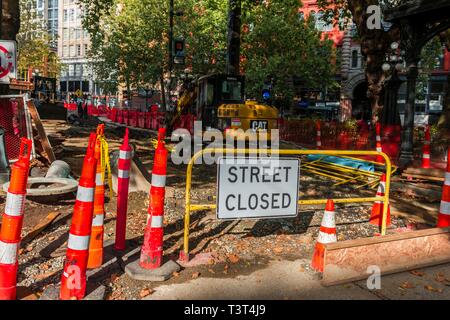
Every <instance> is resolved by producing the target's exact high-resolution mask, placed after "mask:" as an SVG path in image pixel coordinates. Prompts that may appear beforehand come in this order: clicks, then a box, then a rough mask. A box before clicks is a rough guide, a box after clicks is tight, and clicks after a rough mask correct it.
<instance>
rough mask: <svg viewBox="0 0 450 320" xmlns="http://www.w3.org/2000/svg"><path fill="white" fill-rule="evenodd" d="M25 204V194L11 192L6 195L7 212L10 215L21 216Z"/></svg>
mask: <svg viewBox="0 0 450 320" xmlns="http://www.w3.org/2000/svg"><path fill="white" fill-rule="evenodd" d="M24 205H25V195H24V194H14V193H9V192H8V194H7V196H6V204H5V213H6V214H7V215H8V216H12V217H20V216H21V215H22V214H23V208H24Z"/></svg>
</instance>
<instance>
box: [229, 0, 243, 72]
mask: <svg viewBox="0 0 450 320" xmlns="http://www.w3.org/2000/svg"><path fill="white" fill-rule="evenodd" d="M228 10H229V12H228V39H227V46H228V50H227V70H226V72H227V73H228V74H232V75H237V74H239V64H240V58H241V56H240V52H241V11H242V10H241V0H229V9H228Z"/></svg>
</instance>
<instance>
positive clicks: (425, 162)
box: [422, 126, 431, 169]
mask: <svg viewBox="0 0 450 320" xmlns="http://www.w3.org/2000/svg"><path fill="white" fill-rule="evenodd" d="M430 143H431V134H430V126H427V127H426V128H425V141H424V142H423V155H422V168H424V169H429V168H431V157H430V155H431V152H430V151H431V145H430Z"/></svg>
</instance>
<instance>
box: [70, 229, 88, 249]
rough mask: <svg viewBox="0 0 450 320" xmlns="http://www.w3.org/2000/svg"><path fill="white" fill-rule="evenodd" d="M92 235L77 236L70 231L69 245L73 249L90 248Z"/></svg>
mask: <svg viewBox="0 0 450 320" xmlns="http://www.w3.org/2000/svg"><path fill="white" fill-rule="evenodd" d="M89 239H90V236H76V235H74V234H71V233H69V241H68V244H67V247H68V248H69V249H72V250H88V249H89Z"/></svg>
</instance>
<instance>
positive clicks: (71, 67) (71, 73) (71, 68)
mask: <svg viewBox="0 0 450 320" xmlns="http://www.w3.org/2000/svg"><path fill="white" fill-rule="evenodd" d="M74 71H75V65H73V64H69V77H73V75H74Z"/></svg>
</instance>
